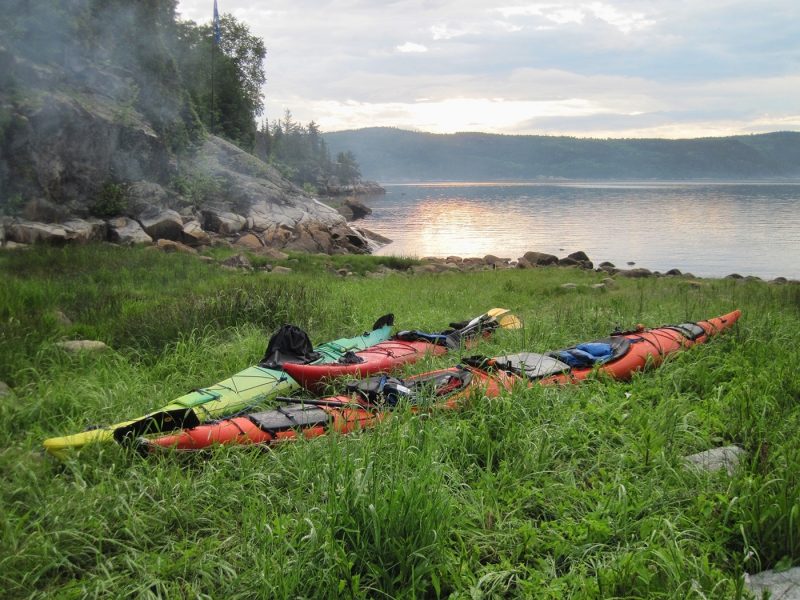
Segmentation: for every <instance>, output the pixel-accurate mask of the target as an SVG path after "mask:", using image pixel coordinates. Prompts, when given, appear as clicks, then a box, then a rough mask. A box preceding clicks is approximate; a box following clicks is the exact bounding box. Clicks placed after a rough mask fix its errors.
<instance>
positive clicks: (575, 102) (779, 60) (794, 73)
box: [178, 0, 800, 138]
mask: <svg viewBox="0 0 800 600" xmlns="http://www.w3.org/2000/svg"><path fill="white" fill-rule="evenodd" d="M218 5H219V11H220V13H230V14H232V15H233V16H234V17H235V18H236V19H237V20H239V21H241V22H243V23H246V24H247V25H248V26H249V28H250V31H251V33H253V34H254V35H257V36H259V37H260V38H262V39H263V40H264V43H265V45H266V47H267V58H266V63H265V69H266V74H267V84H266V86H265V87H264V98H265V106H266V109H265V116H266V117H267V118H268V119H269V120H270V122H271V121H272V120H273V119H278V118H281V117H282V115H283V113H284V111H285V110H286V109H287V108H288V109H290V110H291V112H292V115H293V116H294V119H295V120H296V121H300V122H302V123H308V122H309V121H311V120H314V121H316V122H317V123H318V124H319V125H320V126H321V128H322V130H323V131H326V132H328V131H337V130H342V129H358V128H362V127H377V126H391V127H400V128H403V129H411V130H418V131H429V132H434V133H454V132H458V131H483V132H490V133H504V134H543V135H570V136H577V137H591V138H609V137H612V138H621V137H659V138H688V137H706V136H724V135H736V134H748V133H762V132H768V131H787V130H791V131H798V130H800V26H798V23H800V2H798V0H762V1H755V0H750V1H740V0H739V1H737V0H652V1H627V0H606V1H592V0H590V1H586V2H584V1H559V0H554V1H544V2H531V1H526V0H519V1H515V0H500V1H498V2H492V1H490V0H484V1H480V0H399V1H395V2H392V1H387V2H377V1H367V0H271V1H270V2H266V1H262V0H218ZM212 8H213V0H180V2H179V5H178V12H179V16H180V18H182V19H184V20H192V21H195V22H197V23H207V22H209V21H210V20H211V15H212Z"/></svg>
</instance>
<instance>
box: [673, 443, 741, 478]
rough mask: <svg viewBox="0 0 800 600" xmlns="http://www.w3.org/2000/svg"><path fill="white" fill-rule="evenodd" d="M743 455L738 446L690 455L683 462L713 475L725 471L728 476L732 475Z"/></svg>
mask: <svg viewBox="0 0 800 600" xmlns="http://www.w3.org/2000/svg"><path fill="white" fill-rule="evenodd" d="M743 454H745V451H744V450H743V449H741V448H739V446H723V447H721V448H712V449H711V450H706V451H705V452H698V453H697V454H692V455H691V456H687V457H686V458H685V460H686V462H687V463H688V464H689V465H691V466H693V467H697V468H699V469H702V470H704V471H709V472H711V473H713V472H714V471H719V470H721V469H725V470H726V471H727V472H728V475H733V472H734V471H735V470H736V466H737V465H738V464H739V460H741V458H742V455H743Z"/></svg>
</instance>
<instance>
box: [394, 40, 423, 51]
mask: <svg viewBox="0 0 800 600" xmlns="http://www.w3.org/2000/svg"><path fill="white" fill-rule="evenodd" d="M395 50H397V51H398V52H405V53H413V52H427V51H428V48H427V46H423V45H422V44H415V43H414V42H406V43H405V44H401V45H400V46H395Z"/></svg>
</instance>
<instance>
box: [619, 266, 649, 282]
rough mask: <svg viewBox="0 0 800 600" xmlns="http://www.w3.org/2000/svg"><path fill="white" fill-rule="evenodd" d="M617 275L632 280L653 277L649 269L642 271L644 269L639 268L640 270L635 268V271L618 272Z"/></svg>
mask: <svg viewBox="0 0 800 600" xmlns="http://www.w3.org/2000/svg"><path fill="white" fill-rule="evenodd" d="M618 275H619V276H620V277H629V278H632V279H641V278H644V277H652V276H653V272H652V271H650V270H649V269H644V268H641V267H640V268H636V269H626V270H622V271H620V272H619V273H618Z"/></svg>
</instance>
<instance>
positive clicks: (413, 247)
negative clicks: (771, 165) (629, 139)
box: [360, 182, 800, 278]
mask: <svg viewBox="0 0 800 600" xmlns="http://www.w3.org/2000/svg"><path fill="white" fill-rule="evenodd" d="M384 187H385V188H386V190H387V193H386V195H385V196H377V197H370V198H368V199H367V200H366V201H365V203H366V204H367V205H368V206H370V208H372V210H373V213H372V215H370V216H368V217H367V218H365V219H364V220H363V221H361V222H360V224H362V225H363V226H364V227H366V228H367V229H370V230H372V231H375V232H377V233H380V234H382V235H385V236H386V237H388V238H390V239H392V240H393V242H392V243H391V244H389V245H387V246H385V247H383V248H381V249H380V250H379V251H378V252H377V253H378V254H383V255H398V256H400V255H402V256H415V257H423V256H442V257H443V256H449V255H457V256H462V257H466V256H484V255H486V254H494V255H496V256H500V257H505V258H511V259H516V258H518V257H520V256H522V255H523V254H524V253H525V252H527V251H529V250H535V251H539V252H547V253H550V254H555V255H557V256H559V257H563V256H566V255H567V254H569V253H571V252H575V251H576V250H583V251H585V252H586V253H587V254H588V255H589V257H590V258H591V259H592V260H593V261H594V262H595V264H599V263H600V262H603V261H610V262H612V263H614V264H615V265H616V266H617V267H620V268H628V266H629V265H628V263H629V262H634V263H635V264H636V266H637V267H645V268H648V269H651V270H658V271H662V272H663V271H666V270H669V269H673V268H676V269H680V270H681V271H683V272H691V273H693V274H695V275H697V276H701V277H721V276H725V275H728V274H730V273H734V272H735V273H739V274H741V275H755V276H758V277H762V278H773V277H778V276H783V277H787V278H800V182H787V183H773V182H764V183H752V182H748V183H694V182H692V183H673V182H663V183H653V182H644V183H630V182H624V183H609V182H602V183H598V182H589V183H587V182H564V183H495V182H490V183H422V184H388V185H386V184H384Z"/></svg>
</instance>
